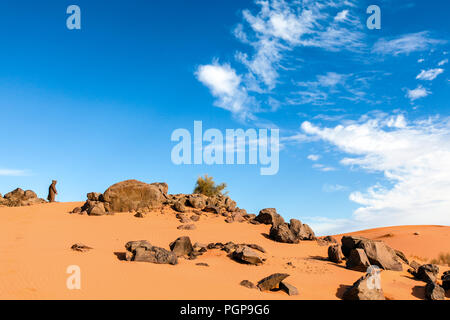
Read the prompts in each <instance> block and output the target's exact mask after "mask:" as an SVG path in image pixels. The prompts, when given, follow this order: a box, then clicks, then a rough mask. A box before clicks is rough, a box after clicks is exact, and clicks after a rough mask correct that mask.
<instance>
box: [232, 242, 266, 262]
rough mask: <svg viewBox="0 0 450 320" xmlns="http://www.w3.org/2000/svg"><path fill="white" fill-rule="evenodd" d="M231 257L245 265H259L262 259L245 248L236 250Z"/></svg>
mask: <svg viewBox="0 0 450 320" xmlns="http://www.w3.org/2000/svg"><path fill="white" fill-rule="evenodd" d="M231 257H232V258H233V259H234V260H236V261H238V262H243V263H247V264H253V265H260V264H262V263H263V260H262V258H261V257H260V256H259V255H258V254H257V253H256V252H255V251H253V250H252V249H250V248H249V247H247V246H242V247H239V248H237V249H236V250H235V251H234V252H233V253H232V255H231Z"/></svg>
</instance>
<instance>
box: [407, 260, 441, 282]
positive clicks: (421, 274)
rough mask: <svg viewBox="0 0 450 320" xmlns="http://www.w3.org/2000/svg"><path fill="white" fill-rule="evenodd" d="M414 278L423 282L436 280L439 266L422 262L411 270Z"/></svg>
mask: <svg viewBox="0 0 450 320" xmlns="http://www.w3.org/2000/svg"><path fill="white" fill-rule="evenodd" d="M412 274H413V276H414V277H415V278H416V279H419V280H422V281H424V282H427V283H428V282H436V280H437V276H438V274H439V267H438V266H437V265H435V264H424V265H421V266H420V267H419V268H417V271H416V272H414V271H413V272H412Z"/></svg>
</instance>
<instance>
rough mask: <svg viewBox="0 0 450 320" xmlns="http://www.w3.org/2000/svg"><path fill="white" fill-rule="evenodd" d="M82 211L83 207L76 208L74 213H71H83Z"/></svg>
mask: <svg viewBox="0 0 450 320" xmlns="http://www.w3.org/2000/svg"><path fill="white" fill-rule="evenodd" d="M81 211H83V210H81V207H76V208H74V209H73V210H72V212H71V213H78V214H79V213H81Z"/></svg>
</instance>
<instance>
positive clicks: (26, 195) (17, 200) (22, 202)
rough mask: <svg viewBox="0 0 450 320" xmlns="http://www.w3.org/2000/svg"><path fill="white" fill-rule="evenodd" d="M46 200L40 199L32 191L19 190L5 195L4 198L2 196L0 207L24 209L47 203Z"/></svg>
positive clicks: (0, 197)
mask: <svg viewBox="0 0 450 320" xmlns="http://www.w3.org/2000/svg"><path fill="white" fill-rule="evenodd" d="M46 202H47V201H45V200H44V199H41V198H38V196H37V194H36V193H35V192H34V191H32V190H26V191H24V190H22V189H20V188H17V189H15V190H13V191H11V192H8V193H7V194H5V196H4V197H2V196H1V194H0V205H2V206H7V207H23V206H31V205H34V204H40V203H46Z"/></svg>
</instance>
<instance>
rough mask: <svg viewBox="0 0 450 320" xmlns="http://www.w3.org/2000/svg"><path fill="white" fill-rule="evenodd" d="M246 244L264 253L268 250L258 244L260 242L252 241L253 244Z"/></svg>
mask: <svg viewBox="0 0 450 320" xmlns="http://www.w3.org/2000/svg"><path fill="white" fill-rule="evenodd" d="M244 245H245V246H247V247H249V248H252V249H255V250H258V251H260V252H262V253H266V250H265V249H264V248H263V247H261V246H260V245H258V244H254V243H251V244H244Z"/></svg>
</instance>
